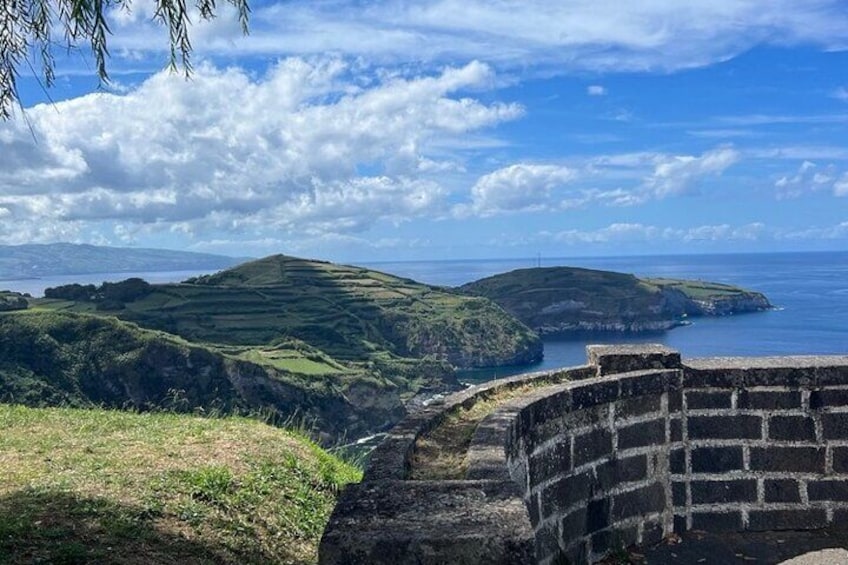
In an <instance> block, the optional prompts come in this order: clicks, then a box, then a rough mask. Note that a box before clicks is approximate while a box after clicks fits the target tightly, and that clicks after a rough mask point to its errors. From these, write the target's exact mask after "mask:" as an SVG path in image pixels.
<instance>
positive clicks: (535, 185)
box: [471, 163, 577, 216]
mask: <svg viewBox="0 0 848 565" xmlns="http://www.w3.org/2000/svg"><path fill="white" fill-rule="evenodd" d="M576 177H577V173H576V171H574V170H572V169H569V168H568V167H563V166H558V165H534V164H524V163H519V164H516V165H510V166H508V167H505V168H503V169H498V170H496V171H494V172H492V173H489V174H488V175H484V176H482V177H480V179H479V180H478V181H477V182H476V184H475V185H474V187H473V188H472V189H471V197H472V211H473V212H474V213H476V214H478V215H481V216H490V215H494V214H497V213H503V212H527V211H537V210H542V209H547V208H550V207H551V206H557V205H562V204H563V203H564V202H565V195H564V194H563V188H564V187H565V185H567V184H568V183H570V182H571V181H573V180H574V179H575V178H576Z"/></svg>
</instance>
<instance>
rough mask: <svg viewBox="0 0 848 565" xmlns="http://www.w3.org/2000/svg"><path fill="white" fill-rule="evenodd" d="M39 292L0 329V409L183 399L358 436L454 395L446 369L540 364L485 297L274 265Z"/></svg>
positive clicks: (291, 263)
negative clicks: (407, 407)
mask: <svg viewBox="0 0 848 565" xmlns="http://www.w3.org/2000/svg"><path fill="white" fill-rule="evenodd" d="M45 295H46V297H45V298H43V299H37V300H33V301H32V302H31V311H32V312H31V314H32V315H33V316H35V317H31V318H8V319H6V320H5V323H4V324H0V332H2V331H5V332H6V337H7V341H8V343H10V344H15V345H14V346H11V345H10V347H13V349H14V351H10V352H8V355H7V356H6V358H5V359H4V360H0V399H6V400H7V401H14V402H24V403H26V404H29V405H55V404H57V403H63V404H67V405H74V406H89V405H92V404H93V405H98V404H103V405H105V406H131V407H134V408H138V409H157V408H159V407H162V406H163V405H164V406H170V404H173V400H172V399H171V396H172V395H173V394H174V391H177V394H178V396H179V397H180V398H181V399H182V400H184V402H181V406H182V408H181V409H184V410H198V409H202V410H207V411H208V410H210V409H211V410H215V411H222V412H224V413H233V412H235V413H243V412H245V411H253V412H262V413H268V412H270V413H271V415H272V416H273V417H274V418H277V419H278V420H280V419H282V420H286V419H288V418H292V417H297V418H303V419H305V420H306V421H307V422H309V423H310V424H309V425H310V426H313V427H314V428H315V429H316V431H317V432H320V433H322V434H325V437H326V438H327V439H329V438H335V439H338V438H340V437H342V436H347V437H348V438H354V437H358V436H360V435H365V434H367V433H370V432H373V431H376V430H379V429H382V428H385V427H387V426H390V425H391V424H393V423H394V422H395V421H397V420H398V419H399V418H400V417H402V416H403V414H404V409H403V406H402V401H403V400H406V399H409V398H411V397H412V396H414V395H416V394H418V393H422V392H423V393H431V392H445V391H447V390H452V389H454V388H456V387H457V386H458V384H457V382H456V379H455V376H454V366H458V367H476V366H492V365H509V364H521V363H527V362H531V361H534V360H536V359H538V358H539V357H540V356H541V354H542V344H541V340H540V339H539V338H538V336H536V335H535V334H534V333H533V332H532V331H531V330H530V329H529V328H527V327H526V326H524V325H522V324H521V323H520V322H518V321H517V320H515V319H514V318H513V317H511V316H510V315H509V314H507V313H506V312H504V311H503V310H502V309H501V308H499V307H498V306H497V305H495V304H493V303H492V302H491V301H489V300H486V299H482V298H474V297H468V296H462V295H459V294H455V293H452V292H450V291H449V290H446V289H441V288H437V287H432V286H428V285H423V284H419V283H416V282H414V281H411V280H408V279H402V278H398V277H394V276H391V275H387V274H384V273H379V272H376V271H371V270H368V269H362V268H358V267H348V266H343V265H334V264H331V263H324V262H317V261H307V260H303V259H296V258H292V257H286V256H282V255H277V256H273V257H268V258H266V259H262V260H259V261H252V262H249V263H245V264H243V265H240V266H238V267H236V268H233V269H230V270H227V271H223V272H221V273H217V274H214V275H208V276H203V277H197V278H193V279H190V280H188V281H185V282H184V283H181V284H163V285H149V284H147V283H146V282H144V281H142V280H140V279H128V280H126V281H123V282H120V283H104V284H103V285H101V286H94V285H66V286H63V287H58V288H53V289H48V290H47V291H46V292H45ZM98 320H99V321H98ZM75 326H76V327H75ZM71 327H75V329H73V330H69V331H68V330H67V328H71ZM142 328H144V329H142ZM98 332H100V333H98ZM112 332H114V333H115V336H116V338H115V339H114V340H112V339H110V337H109V336H110V334H111V333H112ZM101 336H102V337H101ZM0 337H2V335H0ZM151 340H154V341H155V343H156V345H152V343H153V342H151ZM154 352H155V353H154ZM0 353H2V346H0ZM198 359H199V360H201V361H198ZM198 383H199V384H198ZM215 399H217V400H215ZM213 400H214V401H215V402H216V403H215V404H212V403H213ZM163 403H165V404H163Z"/></svg>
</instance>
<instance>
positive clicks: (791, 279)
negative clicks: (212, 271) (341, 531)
mask: <svg viewBox="0 0 848 565" xmlns="http://www.w3.org/2000/svg"><path fill="white" fill-rule="evenodd" d="M358 264H360V265H362V266H366V267H369V268H374V269H377V270H380V271H384V272H388V273H392V274H394V275H398V276H402V277H408V278H411V279H414V280H417V281H420V282H425V283H429V284H434V285H444V286H457V285H461V284H463V283H466V282H470V281H472V280H476V279H479V278H482V277H487V276H490V275H494V274H497V273H503V272H506V271H510V270H512V269H518V268H526V267H535V266H539V265H540V266H543V267H548V266H555V265H568V266H573V267H585V268H591V269H605V270H610V271H619V272H625V273H633V274H636V275H639V276H654V277H656V276H664V277H672V278H689V279H701V280H705V281H712V282H723V283H729V284H735V285H739V286H742V287H745V288H748V289H751V290H757V291H760V292H763V293H764V294H765V295H766V296H767V297H768V298H769V300H770V301H771V303H772V304H774V305H775V306H776V307H777V308H776V310H774V311H770V312H759V313H754V314H744V315H739V316H729V317H723V318H694V319H693V320H692V321H693V324H692V325H689V326H683V327H679V328H674V329H672V330H669V331H667V332H659V333H652V334H637V335H624V334H610V333H606V334H586V335H579V336H574V337H569V338H556V339H554V338H549V339H546V340H545V358H544V360H543V361H542V362H540V363H537V364H535V365H532V366H524V367H508V368H507V367H500V368H496V369H488V370H481V371H470V372H464V373H463V374H462V375H461V378H463V379H464V380H467V381H480V380H488V379H491V378H494V377H503V376H509V375H513V374H518V373H524V372H528V371H540V370H545V369H553V368H558V367H570V366H575V365H580V364H583V363H585V361H586V352H585V351H586V345H588V344H593V343H606V344H613V343H639V342H641V343H662V344H665V345H667V346H669V347H672V348H674V349H676V350H678V351H680V352H681V354H682V355H683V356H684V357H689V358H691V357H708V356H709V357H712V356H736V355H745V356H762V355H813V354H843V355H844V354H846V353H848V252H820V253H764V254H737V255H663V256H636V257H596V258H590V257H579V258H545V257H543V258H528V259H524V260H518V259H493V260H468V261H399V262H379V263H376V262H375V263H358ZM198 274H202V273H200V272H197V271H177V272H160V273H102V274H97V275H69V276H63V277H53V278H49V279H29V280H22V281H10V280H5V281H0V289H9V290H16V291H19V292H29V293H31V294H32V295H34V296H39V295H41V294H43V291H44V288H46V287H50V286H57V285H60V284H68V283H71V282H78V283H89V282H90V283H98V284H99V283H100V282H102V281H106V280H108V281H116V280H122V279H125V278H128V277H130V276H138V277H142V278H144V279H146V280H148V281H149V282H173V281H180V280H184V279H186V278H189V277H191V276H195V275H198Z"/></svg>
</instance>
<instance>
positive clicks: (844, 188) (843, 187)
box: [833, 173, 848, 196]
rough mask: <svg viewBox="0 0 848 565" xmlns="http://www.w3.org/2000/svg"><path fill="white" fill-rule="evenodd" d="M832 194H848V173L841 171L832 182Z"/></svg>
mask: <svg viewBox="0 0 848 565" xmlns="http://www.w3.org/2000/svg"><path fill="white" fill-rule="evenodd" d="M833 194H834V195H835V196H848V173H842V176H841V177H839V180H837V181H836V182H835V183H833Z"/></svg>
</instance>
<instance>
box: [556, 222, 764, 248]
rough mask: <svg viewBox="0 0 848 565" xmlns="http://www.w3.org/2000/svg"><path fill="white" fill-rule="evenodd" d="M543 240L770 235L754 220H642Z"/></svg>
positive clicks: (613, 240)
mask: <svg viewBox="0 0 848 565" xmlns="http://www.w3.org/2000/svg"><path fill="white" fill-rule="evenodd" d="M540 235H541V237H542V238H543V239H546V240H550V241H555V242H557V243H563V244H566V245H580V244H609V243H638V242H643V243H645V242H648V243H657V242H684V243H696V242H720V241H741V240H744V241H757V240H759V239H761V238H763V237H764V236H767V235H768V234H767V229H766V226H765V224H763V223H760V222H754V223H750V224H745V225H741V226H735V227H734V226H730V225H729V224H717V225H702V226H694V227H690V228H671V227H659V226H653V225H645V224H641V223H614V224H610V225H609V226H606V227H603V228H599V229H596V230H575V229H570V230H563V231H560V232H555V233H550V232H543V233H542V234H540Z"/></svg>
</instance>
